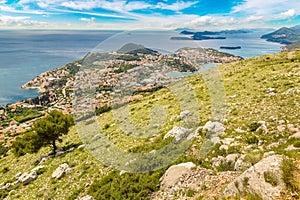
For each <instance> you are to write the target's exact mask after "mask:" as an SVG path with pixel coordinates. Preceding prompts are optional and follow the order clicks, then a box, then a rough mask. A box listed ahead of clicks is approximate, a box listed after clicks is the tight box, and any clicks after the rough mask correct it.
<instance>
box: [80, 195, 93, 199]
mask: <svg viewBox="0 0 300 200" xmlns="http://www.w3.org/2000/svg"><path fill="white" fill-rule="evenodd" d="M77 200H94V198H93V197H92V196H90V195H86V196H84V197H81V198H79V199H77Z"/></svg>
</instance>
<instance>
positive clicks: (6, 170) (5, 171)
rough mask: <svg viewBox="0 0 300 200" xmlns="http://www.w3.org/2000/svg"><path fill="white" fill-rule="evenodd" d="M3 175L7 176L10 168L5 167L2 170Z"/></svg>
mask: <svg viewBox="0 0 300 200" xmlns="http://www.w3.org/2000/svg"><path fill="white" fill-rule="evenodd" d="M1 172H2V174H5V173H7V172H9V168H8V167H4V168H3V169H2V170H1Z"/></svg>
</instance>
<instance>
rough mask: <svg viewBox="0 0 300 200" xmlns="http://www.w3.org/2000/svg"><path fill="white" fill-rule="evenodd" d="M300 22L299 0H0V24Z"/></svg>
mask: <svg viewBox="0 0 300 200" xmlns="http://www.w3.org/2000/svg"><path fill="white" fill-rule="evenodd" d="M298 23H299V24H300V1H299V0H198V1H190V0H172V1H168V0H161V1H154V0H143V1H137V0H127V1H126V0H73V1H69V0H0V29H107V30H112V29H117V30H125V29H175V28H182V27H187V28H192V29H197V30H203V29H209V30H219V29H237V28H258V27H265V28H270V27H274V28H277V27H281V26H293V25H297V24H298Z"/></svg>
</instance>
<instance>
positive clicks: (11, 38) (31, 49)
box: [0, 30, 282, 105]
mask: <svg viewBox="0 0 300 200" xmlns="http://www.w3.org/2000/svg"><path fill="white" fill-rule="evenodd" d="M265 33H267V32H262V31H251V32H249V33H240V34H225V35H224V37H226V39H225V40H205V41H192V40H187V41H185V40H184V41H182V40H177V41H176V40H170V38H171V37H176V36H182V35H179V33H178V32H174V31H126V32H123V31H90V30H86V31H82V30H80V31H76V30H68V31H66V30H51V31H49V30H1V31H0V105H6V104H8V103H15V102H17V101H20V100H23V99H27V98H30V97H35V96H37V95H38V92H37V91H36V90H24V89H22V88H21V86H22V85H23V84H24V83H26V82H28V81H29V80H31V79H32V78H34V77H35V76H38V75H39V74H40V73H42V72H45V71H48V70H51V69H54V68H57V67H60V66H62V65H64V64H67V63H69V62H72V61H74V60H78V59H82V58H83V57H84V56H85V55H86V54H87V53H88V52H91V51H98V52H105V51H112V50H117V49H118V48H120V47H122V45H124V44H126V43H129V42H131V43H137V44H142V45H144V46H146V47H148V48H152V49H155V50H158V51H160V52H162V53H173V52H175V51H176V50H177V49H178V48H181V47H200V48H201V47H208V48H215V49H219V48H220V46H241V49H236V50H228V49H222V50H221V51H224V52H228V53H231V54H234V55H238V56H242V57H244V58H250V57H254V56H260V55H265V54H271V53H276V52H280V51H281V49H280V47H281V46H282V45H280V44H277V43H271V42H267V41H265V40H263V39H260V36H261V35H263V34H265ZM222 36H223V35H222Z"/></svg>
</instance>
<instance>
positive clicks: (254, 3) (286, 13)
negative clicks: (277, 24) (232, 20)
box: [231, 0, 300, 20]
mask: <svg viewBox="0 0 300 200" xmlns="http://www.w3.org/2000/svg"><path fill="white" fill-rule="evenodd" d="M295 8H300V1H299V0H246V1H245V2H243V3H242V4H239V5H237V6H235V7H233V8H232V12H231V13H232V14H236V13H240V14H243V15H247V14H248V15H249V14H251V15H257V16H263V17H264V18H265V19H266V20H272V19H276V18H278V16H281V18H284V17H286V18H288V17H293V16H295V15H296V14H297V12H296V10H295Z"/></svg>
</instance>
